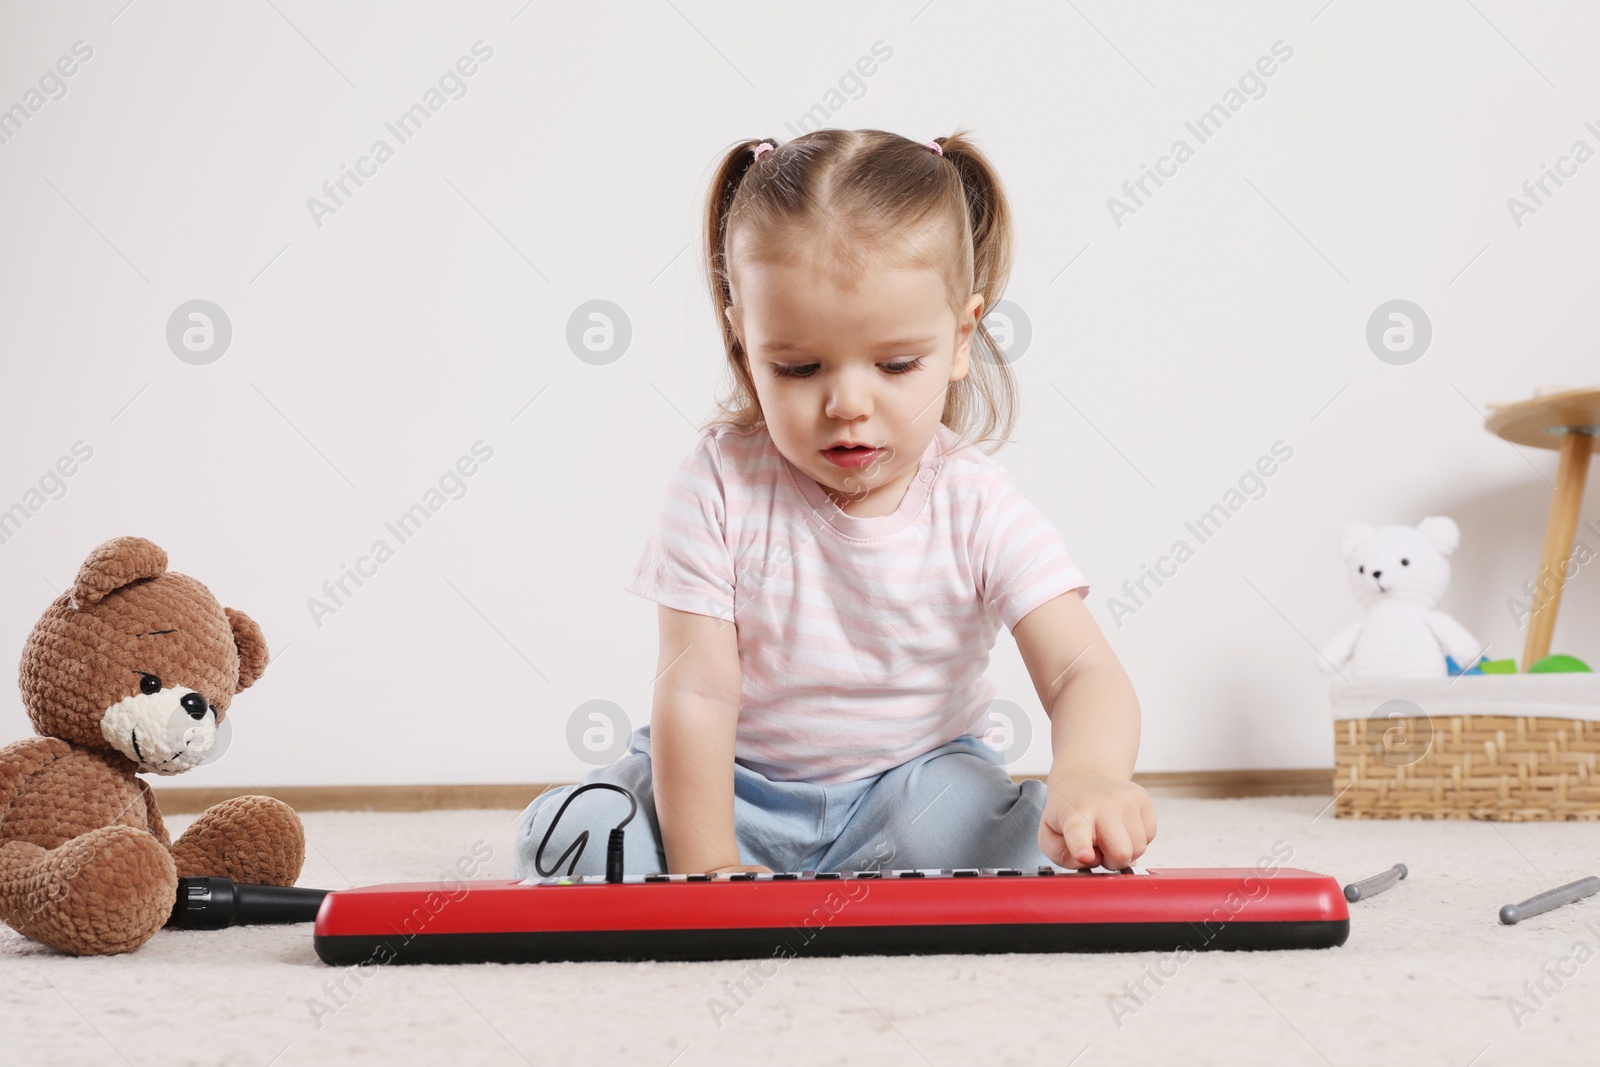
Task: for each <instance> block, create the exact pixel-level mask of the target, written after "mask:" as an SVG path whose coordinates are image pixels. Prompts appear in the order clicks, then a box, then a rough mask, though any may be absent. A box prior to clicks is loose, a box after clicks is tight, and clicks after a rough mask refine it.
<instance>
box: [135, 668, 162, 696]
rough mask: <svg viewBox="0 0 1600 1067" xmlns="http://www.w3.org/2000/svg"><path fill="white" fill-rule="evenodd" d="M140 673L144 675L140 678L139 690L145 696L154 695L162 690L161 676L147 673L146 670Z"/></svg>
mask: <svg viewBox="0 0 1600 1067" xmlns="http://www.w3.org/2000/svg"><path fill="white" fill-rule="evenodd" d="M139 674H140V675H142V677H141V678H140V679H139V692H141V693H143V694H144V695H145V696H154V695H155V694H156V693H159V692H161V679H160V678H157V677H156V676H155V675H153V674H145V672H144V671H140V672H139Z"/></svg>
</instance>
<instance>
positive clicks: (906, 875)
mask: <svg viewBox="0 0 1600 1067" xmlns="http://www.w3.org/2000/svg"><path fill="white" fill-rule="evenodd" d="M900 877H902V878H921V877H922V872H921V871H901V872H900Z"/></svg>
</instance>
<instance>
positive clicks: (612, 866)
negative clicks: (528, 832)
mask: <svg viewBox="0 0 1600 1067" xmlns="http://www.w3.org/2000/svg"><path fill="white" fill-rule="evenodd" d="M585 789H615V790H616V791H617V792H619V793H621V794H622V795H623V796H625V797H627V798H628V804H629V805H630V806H629V808H628V818H626V819H623V820H622V821H621V822H619V823H617V825H616V827H615V828H614V829H613V830H612V831H611V836H610V838H609V840H608V841H607V842H606V881H608V882H620V881H622V828H623V827H624V826H627V825H628V822H629V820H631V819H632V818H633V816H634V813H635V812H637V811H638V810H639V802H638V801H637V800H635V799H634V796H633V794H632V793H630V792H628V791H627V790H626V789H624V788H622V787H621V786H620V785H612V784H611V783H610V782H590V783H589V784H588V785H581V786H579V787H578V788H576V789H574V790H573V791H572V792H571V793H569V794H567V799H566V800H564V801H562V802H561V806H560V807H559V808H557V809H556V816H555V818H553V819H551V820H550V826H549V828H548V829H546V830H545V832H544V840H543V841H540V842H539V850H538V851H537V852H535V853H534V854H533V869H534V870H536V871H538V872H539V874H540V875H541V876H542V877H545V878H548V877H550V876H551V875H552V874H555V873H557V872H558V871H559V870H560V869H561V861H562V860H564V859H566V858H567V857H568V856H569V855H572V854H573V853H574V852H576V853H577V855H572V862H571V863H570V864H568V865H567V874H568V876H570V875H571V874H572V872H573V870H574V869H575V868H576V867H577V866H578V860H579V858H581V857H582V856H583V849H584V846H585V845H587V844H588V843H589V831H588V830H585V831H583V832H582V833H580V834H579V835H578V837H577V839H576V840H575V841H573V842H572V844H570V845H568V846H567V851H565V852H563V853H562V854H561V855H559V856H557V857H556V860H555V862H554V863H553V864H551V866H550V869H549V870H548V871H547V870H545V869H544V864H543V863H541V862H540V860H539V857H540V856H543V855H544V846H545V845H547V844H549V843H550V835H551V834H553V833H555V829H556V823H558V822H560V821H561V815H562V813H563V812H565V811H566V810H567V805H568V804H571V803H572V801H573V800H574V798H576V797H577V795H578V794H579V793H581V792H583V791H584V790H585Z"/></svg>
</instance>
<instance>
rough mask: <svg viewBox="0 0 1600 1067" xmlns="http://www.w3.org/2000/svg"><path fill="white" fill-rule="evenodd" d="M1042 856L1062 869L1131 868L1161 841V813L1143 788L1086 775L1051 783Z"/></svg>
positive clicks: (1042, 820) (1042, 830)
mask: <svg viewBox="0 0 1600 1067" xmlns="http://www.w3.org/2000/svg"><path fill="white" fill-rule="evenodd" d="M1045 784H1046V786H1047V787H1048V788H1049V796H1048V797H1047V798H1046V800H1045V805H1044V815H1043V816H1041V817H1040V819H1039V850H1040V851H1041V852H1043V853H1044V854H1045V856H1046V857H1048V858H1050V859H1052V860H1054V861H1055V862H1056V863H1058V864H1060V865H1061V866H1063V867H1094V866H1104V867H1106V868H1109V869H1111V870H1117V869H1119V868H1122V867H1130V866H1132V865H1133V861H1134V860H1136V859H1138V858H1139V857H1140V856H1141V855H1143V853H1144V850H1145V846H1146V845H1148V844H1149V843H1150V842H1151V841H1152V840H1154V838H1155V836H1156V812H1155V807H1154V806H1153V805H1152V804H1151V803H1150V794H1149V793H1146V792H1145V791H1144V787H1143V786H1139V785H1135V784H1134V783H1133V782H1128V781H1123V780H1121V779H1119V778H1104V777H1096V776H1092V775H1083V776H1077V777H1069V778H1063V779H1058V780H1055V781H1051V780H1048V779H1047V780H1046V783H1045Z"/></svg>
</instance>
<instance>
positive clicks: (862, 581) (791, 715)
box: [623, 423, 1089, 785]
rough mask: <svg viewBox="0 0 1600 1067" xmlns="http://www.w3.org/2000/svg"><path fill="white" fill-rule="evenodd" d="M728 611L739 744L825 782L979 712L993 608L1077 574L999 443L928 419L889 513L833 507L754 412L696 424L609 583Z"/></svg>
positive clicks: (774, 766)
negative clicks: (748, 419) (751, 418)
mask: <svg viewBox="0 0 1600 1067" xmlns="http://www.w3.org/2000/svg"><path fill="white" fill-rule="evenodd" d="M623 588H624V590H626V591H627V592H630V593H636V594H638V595H639V596H642V597H644V598H646V599H648V600H653V601H655V602H657V603H659V604H664V605H666V606H667V607H670V608H677V609H678V610H680V611H688V612H694V613H696V614H700V615H710V616H713V617H716V618H723V619H728V618H731V619H732V620H733V622H734V624H735V626H736V629H737V632H738V646H739V667H740V671H741V674H742V676H743V692H742V697H741V703H740V710H739V721H738V726H737V729H736V734H735V759H736V760H737V761H738V762H740V763H743V764H745V765H746V766H748V767H750V768H752V769H754V770H756V771H759V772H760V773H761V774H763V775H765V776H766V777H768V778H771V779H774V780H783V781H796V780H799V781H809V782H815V783H818V784H822V785H833V784H838V783H841V782H849V781H854V780H856V779H858V778H865V777H868V776H870V775H874V774H878V773H880V772H882V771H886V770H889V769H890V768H892V767H897V766H899V765H900V764H902V763H905V762H906V761H907V760H909V759H912V758H913V757H915V756H919V755H921V754H922V753H924V752H927V751H930V750H931V749H934V748H937V747H939V746H940V745H943V744H946V743H947V742H949V741H952V740H954V739H955V738H957V737H960V736H961V735H962V734H973V735H975V736H982V735H983V734H984V733H985V732H986V731H987V730H988V729H989V728H990V725H991V723H990V720H989V718H988V707H989V703H990V702H991V701H992V700H993V699H994V693H995V691H994V686H993V685H992V684H991V683H990V682H989V680H988V678H986V677H985V676H984V670H985V669H986V668H987V667H988V664H989V650H990V649H991V648H993V647H994V641H995V635H996V633H997V632H998V631H999V628H1000V624H1001V623H1004V624H1005V625H1006V627H1007V628H1008V629H1009V628H1014V627H1015V626H1016V624H1017V623H1018V622H1019V621H1021V619H1022V618H1023V617H1024V616H1025V615H1027V614H1028V612H1030V611H1032V610H1033V609H1034V608H1036V607H1038V606H1039V605H1040V604H1043V603H1045V602H1046V601H1048V600H1051V599H1052V598H1054V597H1057V596H1060V595H1061V594H1063V593H1066V592H1068V591H1070V590H1073V589H1077V590H1079V591H1080V595H1081V596H1085V597H1087V596H1088V593H1089V587H1088V581H1087V579H1085V578H1084V576H1083V574H1082V572H1081V571H1079V569H1078V568H1077V566H1076V565H1074V563H1073V561H1072V558H1071V556H1069V555H1068V554H1067V549H1066V546H1065V545H1064V544H1063V543H1062V540H1061V536H1060V534H1059V533H1058V532H1057V531H1056V529H1055V527H1054V526H1053V525H1051V523H1050V520H1049V519H1047V518H1046V517H1045V516H1044V514H1043V513H1042V512H1040V511H1039V509H1038V508H1036V507H1035V506H1034V505H1033V504H1032V503H1030V502H1029V501H1028V499H1027V498H1026V497H1024V496H1023V495H1022V494H1021V493H1020V492H1019V491H1018V490H1017V488H1016V486H1014V485H1013V484H1012V482H1011V478H1010V476H1009V475H1008V474H1007V473H1006V471H1005V468H1004V467H1002V466H1001V465H1000V464H999V463H998V462H997V461H996V460H995V459H993V458H992V457H990V456H987V455H985V454H984V453H982V452H980V451H979V450H978V449H977V448H975V447H972V446H971V445H962V444H961V442H960V439H959V438H958V437H957V435H956V434H955V432H954V431H952V430H951V429H950V428H949V427H947V426H944V425H943V424H941V425H940V426H939V427H938V429H937V430H936V431H935V434H934V437H933V440H932V441H930V442H929V444H928V448H927V450H926V451H925V452H924V453H923V455H922V459H921V463H920V469H919V470H918V472H917V475H916V476H915V477H914V478H913V479H912V480H911V482H910V484H909V486H908V487H907V489H906V492H905V497H904V498H903V499H902V500H901V501H900V504H899V506H898V507H897V508H896V509H895V511H894V513H893V514H890V515H881V516H873V517H862V516H854V515H847V514H845V513H844V512H843V511H841V510H840V509H839V507H838V505H836V504H834V503H833V501H832V500H831V499H830V498H829V497H828V495H827V493H826V492H825V491H824V489H823V487H822V486H820V485H818V484H817V482H816V480H815V479H813V478H812V477H811V476H810V475H808V474H806V473H805V472H804V471H802V470H800V469H799V468H797V467H795V466H794V465H793V464H791V463H790V462H789V461H788V460H787V459H786V458H785V457H784V456H783V454H782V453H780V452H779V451H778V449H777V447H776V446H775V445H774V444H773V443H772V438H771V436H770V435H769V434H768V433H767V429H766V425H765V424H764V423H758V424H757V425H756V426H755V427H754V428H753V429H750V430H745V431H740V430H736V429H733V428H732V427H729V426H727V425H720V424H719V425H715V426H711V427H708V428H706V429H704V430H702V431H701V432H700V435H699V438H698V439H697V441H696V442H695V447H694V449H693V450H692V451H691V452H690V453H689V455H688V456H687V457H686V458H685V459H684V460H683V461H682V462H681V463H680V464H679V466H678V468H677V470H676V472H675V473H674V474H673V477H672V481H671V484H670V485H669V487H668V489H667V494H666V503H665V506H664V507H663V508H662V510H661V513H660V518H659V520H658V522H657V524H656V526H655V528H654V530H653V531H652V532H651V535H650V537H649V540H648V542H647V544H646V546H645V549H644V552H643V553H642V554H641V556H640V557H639V560H638V563H637V564H636V565H635V567H634V571H633V575H632V577H631V578H630V579H629V580H628V582H627V583H626V584H625V585H624V586H623Z"/></svg>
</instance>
